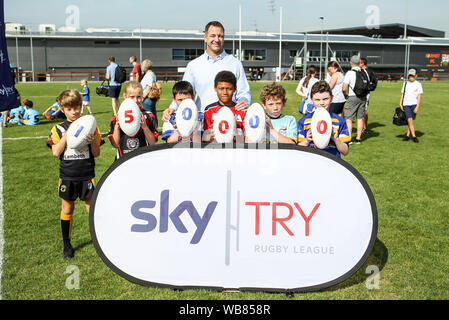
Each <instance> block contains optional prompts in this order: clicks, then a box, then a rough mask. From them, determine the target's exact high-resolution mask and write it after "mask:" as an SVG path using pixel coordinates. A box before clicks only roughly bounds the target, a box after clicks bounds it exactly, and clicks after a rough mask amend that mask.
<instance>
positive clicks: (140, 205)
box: [131, 190, 218, 244]
mask: <svg viewBox="0 0 449 320" xmlns="http://www.w3.org/2000/svg"><path fill="white" fill-rule="evenodd" d="M169 198H170V191H169V190H163V191H162V192H161V198H160V202H161V204H160V219H159V232H161V233H164V232H167V230H168V221H169V220H168V219H169V218H170V220H171V221H172V223H173V224H174V226H175V228H176V230H178V232H181V233H187V232H188V231H187V228H186V227H185V226H184V223H182V221H181V219H180V216H181V214H183V213H184V211H187V212H188V214H189V215H190V218H191V219H192V221H193V223H195V226H196V231H195V233H194V234H193V237H192V239H191V241H190V243H191V244H197V243H198V242H200V240H201V237H202V236H203V234H204V231H205V230H206V227H207V225H208V224H209V221H210V218H211V217H212V214H213V213H214V211H215V208H216V207H217V204H218V202H217V201H212V202H209V204H208V205H207V208H206V210H205V211H204V214H203V216H202V217H201V216H200V215H199V213H198V210H197V209H196V208H195V206H194V205H193V202H192V201H190V200H189V201H183V202H181V203H180V204H179V205H178V206H177V207H176V208H175V209H174V210H173V211H172V212H171V213H169ZM155 206H156V201H153V200H141V201H137V202H135V203H134V204H133V205H132V206H131V214H132V215H133V217H135V218H137V219H140V220H145V221H146V222H147V223H146V224H133V225H132V226H131V232H151V231H153V230H154V229H155V228H156V226H157V219H156V217H155V216H154V215H152V214H151V213H146V212H143V211H142V209H152V208H154V207H155Z"/></svg>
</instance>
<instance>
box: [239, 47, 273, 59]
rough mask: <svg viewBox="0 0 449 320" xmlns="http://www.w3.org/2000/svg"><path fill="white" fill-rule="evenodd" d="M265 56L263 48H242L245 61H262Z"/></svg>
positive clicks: (265, 51)
mask: <svg viewBox="0 0 449 320" xmlns="http://www.w3.org/2000/svg"><path fill="white" fill-rule="evenodd" d="M266 58H267V50H265V49H245V50H243V59H244V60H246V61H264V60H266Z"/></svg>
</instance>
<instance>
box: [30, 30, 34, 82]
mask: <svg viewBox="0 0 449 320" xmlns="http://www.w3.org/2000/svg"><path fill="white" fill-rule="evenodd" d="M30 50H31V80H32V81H33V82H34V54H33V31H31V30H30Z"/></svg>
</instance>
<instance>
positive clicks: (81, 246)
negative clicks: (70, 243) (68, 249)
mask: <svg viewBox="0 0 449 320" xmlns="http://www.w3.org/2000/svg"><path fill="white" fill-rule="evenodd" d="M91 244H92V239H90V240H88V241H84V242H82V243H80V244H79V245H77V246H76V247H74V248H73V249H75V251H76V250H81V249H83V248H84V247H86V246H88V245H91Z"/></svg>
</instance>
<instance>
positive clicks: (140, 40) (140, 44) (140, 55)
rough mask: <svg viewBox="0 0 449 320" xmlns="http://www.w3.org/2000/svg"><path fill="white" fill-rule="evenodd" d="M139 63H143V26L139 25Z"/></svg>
mask: <svg viewBox="0 0 449 320" xmlns="http://www.w3.org/2000/svg"><path fill="white" fill-rule="evenodd" d="M139 63H142V26H140V27H139Z"/></svg>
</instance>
